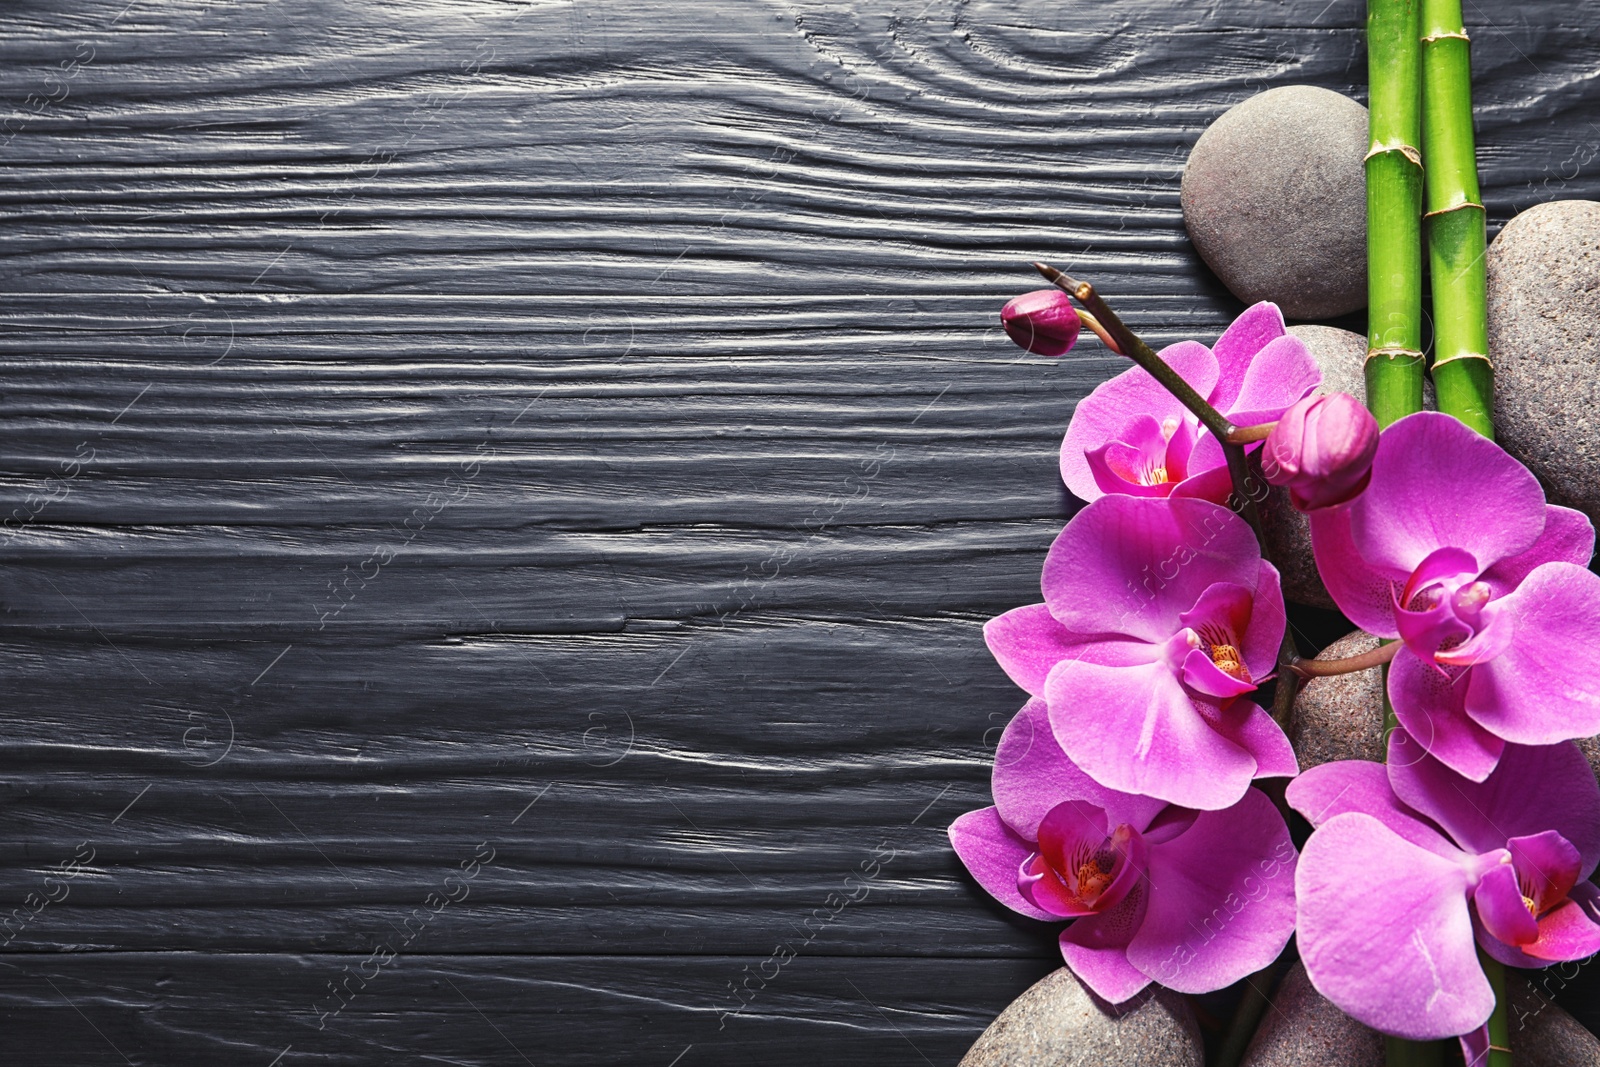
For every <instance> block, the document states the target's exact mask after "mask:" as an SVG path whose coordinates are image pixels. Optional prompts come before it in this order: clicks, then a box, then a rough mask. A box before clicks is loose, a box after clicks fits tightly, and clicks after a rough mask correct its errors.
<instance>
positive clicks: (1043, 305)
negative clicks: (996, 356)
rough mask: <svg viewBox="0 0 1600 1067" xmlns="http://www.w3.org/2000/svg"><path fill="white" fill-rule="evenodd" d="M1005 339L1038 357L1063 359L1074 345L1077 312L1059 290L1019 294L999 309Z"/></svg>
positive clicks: (1076, 339)
mask: <svg viewBox="0 0 1600 1067" xmlns="http://www.w3.org/2000/svg"><path fill="white" fill-rule="evenodd" d="M1000 325H1001V326H1003V327H1005V331H1006V335H1007V336H1008V337H1010V338H1011V339H1012V340H1013V341H1015V342H1016V343H1017V344H1018V345H1020V346H1022V347H1023V348H1026V349H1027V350H1028V351H1029V352H1032V353H1034V354H1035V355H1040V356H1050V357H1052V358H1053V357H1055V356H1064V355H1066V354H1067V353H1068V352H1069V351H1070V350H1071V349H1072V346H1073V345H1075V344H1077V342H1078V330H1079V329H1080V328H1081V327H1082V323H1080V322H1079V321H1078V312H1077V310H1076V309H1074V308H1073V306H1072V298H1071V297H1069V296H1068V295H1067V294H1066V293H1063V292H1062V291H1061V290H1060V289H1035V290H1034V291H1033V292H1031V293H1023V294H1022V295H1021V296H1019V297H1016V298H1015V299H1013V300H1011V301H1010V302H1009V303H1007V304H1006V306H1005V307H1003V308H1001V309H1000Z"/></svg>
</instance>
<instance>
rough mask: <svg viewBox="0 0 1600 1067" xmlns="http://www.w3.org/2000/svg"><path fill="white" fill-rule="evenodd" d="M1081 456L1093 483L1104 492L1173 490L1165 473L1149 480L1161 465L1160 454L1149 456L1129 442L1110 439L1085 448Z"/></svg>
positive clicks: (1134, 493) (1157, 494)
mask: <svg viewBox="0 0 1600 1067" xmlns="http://www.w3.org/2000/svg"><path fill="white" fill-rule="evenodd" d="M1083 458H1084V461H1085V462H1087V463H1088V464H1089V471H1090V473H1092V474H1093V475H1094V484H1095V485H1096V486H1098V487H1099V489H1100V491H1101V493H1103V494H1107V495H1109V494H1112V493H1125V494H1127V495H1128V496H1143V497H1164V496H1167V495H1168V494H1170V493H1171V492H1172V485H1173V483H1172V482H1171V481H1169V480H1168V479H1167V478H1166V477H1163V478H1162V479H1161V480H1160V481H1152V480H1150V479H1151V475H1152V474H1153V472H1154V469H1155V468H1156V467H1159V466H1162V463H1161V457H1160V456H1156V457H1154V458H1152V457H1150V456H1148V455H1146V454H1145V453H1144V452H1141V451H1140V450H1138V449H1137V448H1134V447H1133V446H1132V445H1126V444H1123V443H1122V442H1121V441H1111V442H1108V443H1107V444H1104V445H1101V446H1100V447H1099V448H1097V449H1095V450H1094V451H1092V452H1085V453H1084V454H1083Z"/></svg>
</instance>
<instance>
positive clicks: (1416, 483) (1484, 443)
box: [1350, 411, 1545, 574]
mask: <svg viewBox="0 0 1600 1067" xmlns="http://www.w3.org/2000/svg"><path fill="white" fill-rule="evenodd" d="M1486 500H1492V501H1494V506H1493V507H1488V508H1486V507H1484V506H1483V502H1484V501H1486ZM1544 508H1545V502H1544V490H1543V489H1541V488H1539V482H1538V480H1537V479H1535V478H1534V476H1533V475H1532V474H1531V473H1529V471H1528V468H1526V467H1524V466H1523V465H1522V464H1520V463H1518V462H1517V461H1516V460H1514V459H1512V458H1511V457H1510V456H1508V455H1507V454H1506V452H1505V450H1504V449H1502V448H1501V447H1500V446H1499V445H1497V444H1495V443H1494V442H1493V441H1491V440H1489V439H1488V438H1487V437H1484V436H1482V435H1480V434H1478V433H1477V432H1476V431H1473V430H1470V429H1468V428H1467V427H1466V426H1465V425H1463V424H1462V423H1461V421H1460V420H1458V419H1456V418H1455V417H1454V416H1452V415H1444V414H1441V413H1439V412H1436V411H1421V412H1417V413H1416V414H1414V415H1407V416H1406V417H1405V418H1403V419H1401V420H1400V421H1398V422H1396V423H1395V424H1394V425H1392V426H1390V427H1389V428H1388V429H1387V430H1385V431H1384V432H1383V434H1382V436H1381V437H1379V439H1378V453H1377V455H1376V456H1374V457H1373V460H1372V480H1371V481H1370V482H1369V483H1368V484H1367V488H1366V491H1365V492H1363V493H1362V494H1361V495H1360V496H1359V497H1357V498H1356V499H1355V500H1354V501H1353V502H1352V503H1351V504H1350V535H1351V539H1352V541H1353V542H1354V544H1355V547H1356V549H1357V550H1358V551H1359V553H1360V555H1361V557H1362V558H1363V559H1365V560H1366V561H1367V562H1368V563H1369V564H1370V565H1372V566H1374V567H1376V568H1379V569H1384V568H1388V569H1392V570H1401V571H1404V572H1406V573H1407V574H1409V573H1410V572H1411V571H1412V570H1414V569H1415V568H1416V567H1417V565H1418V564H1419V563H1421V562H1422V561H1423V560H1424V559H1425V558H1427V556H1428V555H1429V554H1430V553H1431V552H1433V551H1434V550H1435V549H1437V548H1440V547H1443V546H1449V547H1451V548H1459V549H1462V550H1464V551H1466V552H1470V553H1471V554H1472V555H1473V556H1474V557H1475V558H1476V559H1477V561H1478V563H1479V564H1480V565H1482V566H1484V567H1485V568H1487V567H1489V566H1492V565H1493V564H1495V563H1497V562H1499V561H1500V560H1502V559H1506V558H1508V557H1512V556H1516V555H1518V554H1520V553H1522V552H1525V551H1526V550H1528V549H1529V548H1531V547H1532V546H1533V545H1534V544H1535V543H1536V542H1537V541H1538V539H1539V535H1540V534H1541V533H1542V532H1543V530H1544V523H1545V511H1544Z"/></svg>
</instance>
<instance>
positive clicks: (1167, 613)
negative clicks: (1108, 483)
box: [1041, 496, 1261, 642]
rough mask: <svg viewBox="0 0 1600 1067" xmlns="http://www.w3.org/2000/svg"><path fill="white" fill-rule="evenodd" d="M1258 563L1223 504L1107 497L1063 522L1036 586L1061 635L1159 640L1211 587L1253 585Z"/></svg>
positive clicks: (1246, 535) (1256, 551) (1241, 526)
mask: <svg viewBox="0 0 1600 1067" xmlns="http://www.w3.org/2000/svg"><path fill="white" fill-rule="evenodd" d="M1260 561H1261V550H1260V548H1259V547H1258V546H1257V544H1256V540H1255V535H1254V534H1253V533H1251V531H1250V527H1249V526H1248V525H1247V524H1246V523H1245V521H1244V520H1243V519H1241V518H1239V517H1238V516H1237V515H1235V514H1233V513H1232V512H1230V511H1229V510H1228V509H1227V508H1224V507H1221V506H1219V505H1216V504H1211V503H1208V502H1206V501H1203V500H1141V499H1138V498H1136V497H1127V496H1108V497H1102V498H1101V499H1099V500H1096V501H1095V502H1094V503H1092V504H1090V505H1089V506H1088V507H1086V508H1084V509H1083V510H1082V511H1080V512H1078V514H1077V515H1075V516H1074V517H1073V519H1072V521H1071V522H1069V523H1067V526H1066V529H1064V530H1062V531H1061V535H1060V536H1059V537H1057V538H1056V540H1055V543H1054V544H1053V545H1051V546H1050V553H1049V555H1048V556H1046V558H1045V563H1044V576H1043V579H1042V581H1041V585H1042V587H1043V590H1044V598H1045V602H1046V603H1048V604H1049V605H1050V613H1051V614H1052V615H1054V616H1055V617H1056V620H1057V621H1059V622H1060V623H1061V624H1062V625H1063V626H1065V627H1067V628H1068V629H1069V630H1075V631H1077V632H1079V633H1115V634H1123V635H1126V636H1128V637H1134V638H1138V639H1140V640H1145V641H1151V642H1161V641H1165V640H1167V639H1168V638H1169V637H1171V636H1172V635H1173V634H1174V633H1176V632H1177V631H1178V629H1180V623H1179V621H1178V620H1179V616H1180V615H1181V614H1182V613H1183V612H1185V611H1187V610H1188V609H1189V608H1191V607H1193V606H1194V603H1195V601H1197V600H1198V599H1199V598H1200V595H1201V594H1202V593H1204V592H1205V591H1206V589H1207V588H1209V587H1210V586H1211V585H1212V584H1213V583H1216V582H1232V583H1234V584H1236V585H1241V586H1244V587H1246V588H1251V587H1253V586H1254V584H1255V582H1256V580H1257V578H1258V576H1259V572H1260ZM1135 583H1138V584H1137V585H1136V584H1135Z"/></svg>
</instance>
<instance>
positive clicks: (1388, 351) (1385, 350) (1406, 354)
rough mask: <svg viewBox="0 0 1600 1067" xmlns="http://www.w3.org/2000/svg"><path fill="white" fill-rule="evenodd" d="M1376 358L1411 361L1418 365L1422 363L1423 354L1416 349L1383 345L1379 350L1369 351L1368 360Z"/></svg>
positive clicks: (1372, 349)
mask: <svg viewBox="0 0 1600 1067" xmlns="http://www.w3.org/2000/svg"><path fill="white" fill-rule="evenodd" d="M1375 357H1381V358H1383V359H1409V360H1412V361H1414V362H1417V363H1420V362H1422V353H1421V352H1418V351H1417V350H1416V349H1415V348H1406V347H1405V346H1404V345H1383V346H1381V347H1379V348H1369V349H1367V359H1368V360H1369V361H1370V360H1372V359H1373V358H1375Z"/></svg>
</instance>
